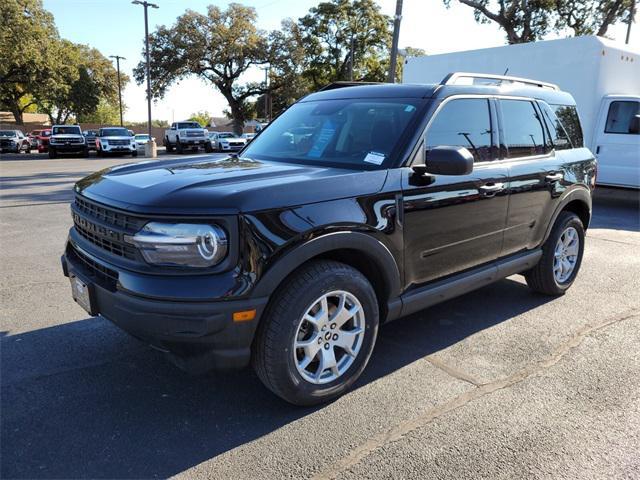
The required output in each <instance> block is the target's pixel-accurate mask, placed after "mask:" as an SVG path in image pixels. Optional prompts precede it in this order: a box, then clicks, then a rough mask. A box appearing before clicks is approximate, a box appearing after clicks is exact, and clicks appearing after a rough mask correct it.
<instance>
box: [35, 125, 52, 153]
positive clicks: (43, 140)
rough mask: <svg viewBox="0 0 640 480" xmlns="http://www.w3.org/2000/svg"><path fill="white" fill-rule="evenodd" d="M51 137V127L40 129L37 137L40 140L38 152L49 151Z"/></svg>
mask: <svg viewBox="0 0 640 480" xmlns="http://www.w3.org/2000/svg"><path fill="white" fill-rule="evenodd" d="M49 137H51V129H50V128H46V129H44V130H40V133H39V134H38V136H37V137H36V140H37V142H38V153H47V152H48V151H49Z"/></svg>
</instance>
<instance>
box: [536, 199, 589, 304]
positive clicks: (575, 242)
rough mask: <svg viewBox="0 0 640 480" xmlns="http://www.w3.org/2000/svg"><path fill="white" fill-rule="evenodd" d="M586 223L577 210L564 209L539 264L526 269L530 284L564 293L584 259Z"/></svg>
mask: <svg viewBox="0 0 640 480" xmlns="http://www.w3.org/2000/svg"><path fill="white" fill-rule="evenodd" d="M583 253H584V225H583V224H582V221H580V218H578V216H577V215H576V214H575V213H573V212H566V211H565V212H560V215H558V218H557V219H556V223H555V224H554V225H553V229H552V230H551V233H550V234H549V238H547V241H546V242H545V243H544V245H543V247H542V257H540V261H539V262H538V264H537V265H536V266H535V267H533V268H532V269H531V270H529V271H527V272H525V274H524V278H525V279H526V281H527V285H529V287H530V288H531V289H532V290H534V291H536V292H539V293H543V294H545V295H554V296H558V295H564V293H565V292H566V291H567V290H568V289H569V287H571V285H572V284H573V282H574V280H575V279H576V276H577V275H578V271H579V270H580V264H581V263H582V255H583Z"/></svg>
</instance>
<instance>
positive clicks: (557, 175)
mask: <svg viewBox="0 0 640 480" xmlns="http://www.w3.org/2000/svg"><path fill="white" fill-rule="evenodd" d="M544 178H545V179H546V180H547V181H548V182H549V183H553V182H559V181H561V180H564V175H563V174H562V173H554V174H551V175H547V176H546V177H544Z"/></svg>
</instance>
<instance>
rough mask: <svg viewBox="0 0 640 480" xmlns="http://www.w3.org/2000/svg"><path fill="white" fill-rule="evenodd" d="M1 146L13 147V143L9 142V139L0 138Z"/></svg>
mask: <svg viewBox="0 0 640 480" xmlns="http://www.w3.org/2000/svg"><path fill="white" fill-rule="evenodd" d="M0 146H1V147H13V146H14V144H13V143H11V140H0Z"/></svg>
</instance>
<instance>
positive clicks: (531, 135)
mask: <svg viewBox="0 0 640 480" xmlns="http://www.w3.org/2000/svg"><path fill="white" fill-rule="evenodd" d="M500 108H501V110H502V123H503V125H504V136H505V139H504V143H505V145H506V147H507V149H508V157H509V158H518V157H529V156H533V155H542V154H544V153H546V151H547V146H546V144H545V135H544V128H543V127H542V122H541V121H540V118H539V116H538V111H537V110H536V109H535V107H534V106H533V103H532V102H530V101H528V100H500Z"/></svg>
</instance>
